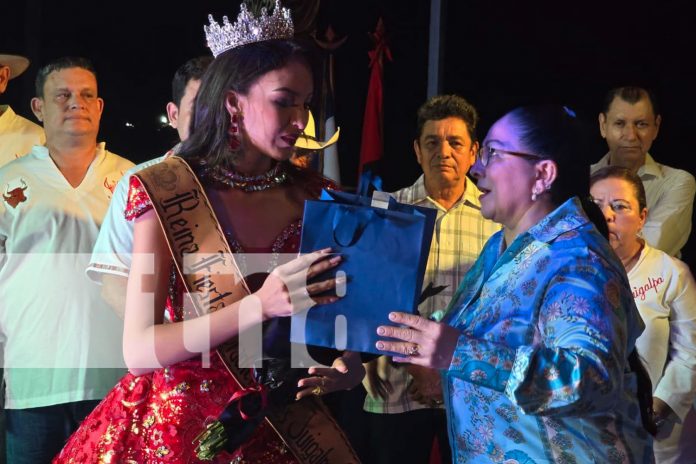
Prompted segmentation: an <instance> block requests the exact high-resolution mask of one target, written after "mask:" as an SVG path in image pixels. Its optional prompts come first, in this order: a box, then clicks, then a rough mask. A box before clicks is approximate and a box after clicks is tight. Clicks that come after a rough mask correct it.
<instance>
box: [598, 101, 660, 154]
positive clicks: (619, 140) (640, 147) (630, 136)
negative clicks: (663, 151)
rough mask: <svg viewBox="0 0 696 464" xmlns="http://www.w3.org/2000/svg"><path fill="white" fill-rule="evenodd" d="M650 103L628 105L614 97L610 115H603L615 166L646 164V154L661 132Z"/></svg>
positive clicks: (603, 128) (603, 130)
mask: <svg viewBox="0 0 696 464" xmlns="http://www.w3.org/2000/svg"><path fill="white" fill-rule="evenodd" d="M660 121H661V118H660V116H657V117H656V116H655V114H654V112H653V108H652V105H651V104H650V100H649V99H648V98H647V97H643V98H641V99H640V100H639V101H637V102H636V103H628V102H626V101H624V100H622V99H621V98H620V97H614V101H613V102H611V105H610V106H609V111H607V113H606V114H604V113H600V115H599V130H600V132H601V134H602V137H603V138H605V139H606V141H607V145H608V146H609V156H610V162H611V164H616V165H619V166H624V167H627V168H633V167H635V166H642V165H643V164H644V163H645V155H646V153H647V152H648V150H650V147H651V146H652V143H653V141H654V140H655V138H657V133H658V131H659V130H660Z"/></svg>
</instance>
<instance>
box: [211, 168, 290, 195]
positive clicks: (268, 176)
mask: <svg viewBox="0 0 696 464" xmlns="http://www.w3.org/2000/svg"><path fill="white" fill-rule="evenodd" d="M201 175H202V176H204V177H207V178H209V179H211V180H214V181H216V182H220V183H223V184H225V185H229V186H230V187H232V188H235V189H239V190H242V191H244V192H259V191H261V190H266V189H269V188H272V187H276V186H278V185H281V184H283V183H284V182H285V181H286V180H287V178H288V174H287V172H285V170H284V168H283V163H276V164H275V166H273V167H272V168H271V169H269V170H268V171H266V172H264V173H263V174H259V175H256V176H247V175H244V174H241V173H238V172H236V171H233V170H232V169H229V168H226V167H223V166H214V167H210V166H207V165H204V166H203V170H202V171H201Z"/></svg>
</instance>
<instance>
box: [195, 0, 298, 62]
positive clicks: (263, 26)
mask: <svg viewBox="0 0 696 464" xmlns="http://www.w3.org/2000/svg"><path fill="white" fill-rule="evenodd" d="M208 21H210V26H203V29H204V30H205V38H206V40H207V41H208V48H210V51H212V52H213V56H214V57H216V58H217V56H218V55H219V54H220V53H222V52H224V51H226V50H229V49H231V48H235V47H239V46H240V45H246V44H249V43H253V42H262V41H264V40H272V39H291V38H292V37H293V35H294V34H295V27H294V26H293V24H292V17H291V16H290V9H289V8H283V7H282V6H281V5H280V0H275V6H274V8H273V14H272V15H270V16H268V11H266V7H263V8H262V9H261V16H259V17H254V16H252V14H251V13H249V10H248V8H247V6H246V3H242V4H241V6H240V7H239V16H237V21H236V22H235V23H234V24H231V23H230V20H229V19H228V18H227V16H223V18H222V26H221V25H220V24H219V23H218V22H217V21H215V20H214V19H213V15H208Z"/></svg>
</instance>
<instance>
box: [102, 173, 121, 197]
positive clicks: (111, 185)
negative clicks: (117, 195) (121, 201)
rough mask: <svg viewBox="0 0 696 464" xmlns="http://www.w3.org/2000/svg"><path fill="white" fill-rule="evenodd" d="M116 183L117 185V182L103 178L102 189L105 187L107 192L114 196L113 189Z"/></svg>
mask: <svg viewBox="0 0 696 464" xmlns="http://www.w3.org/2000/svg"><path fill="white" fill-rule="evenodd" d="M117 183H118V181H115V180H109V178H108V177H105V178H104V187H105V188H106V189H107V190H108V191H109V192H111V194H112V195H113V194H114V189H115V188H116V184H117Z"/></svg>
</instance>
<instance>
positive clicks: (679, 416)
mask: <svg viewBox="0 0 696 464" xmlns="http://www.w3.org/2000/svg"><path fill="white" fill-rule="evenodd" d="M590 186H591V187H590V194H591V195H592V198H593V200H594V202H595V203H596V204H597V205H598V206H599V207H600V208H601V209H602V212H603V213H604V217H605V218H606V220H607V224H608V226H609V242H610V244H611V246H612V248H613V249H614V251H615V252H616V254H617V255H618V257H619V258H620V259H621V261H622V263H623V265H624V267H625V268H626V273H627V274H628V279H629V282H630V285H631V290H632V291H633V298H634V299H635V302H636V306H637V307H638V310H639V311H640V314H641V316H642V317H643V320H644V322H645V326H646V327H645V331H644V332H643V334H642V335H641V336H640V338H638V340H637V341H636V348H637V349H638V353H639V354H640V356H641V357H642V360H643V362H644V364H645V366H646V368H647V370H648V372H649V374H650V380H651V381H652V384H653V409H654V414H655V422H656V424H657V425H658V434H657V436H656V438H655V459H656V461H657V462H658V463H660V464H663V463H695V462H696V409H695V408H694V398H695V397H696V283H695V282H694V278H693V276H692V275H691V272H689V268H688V266H687V265H686V264H684V263H683V262H681V261H679V260H678V259H675V258H672V257H670V256H669V255H667V254H666V253H664V252H662V251H660V250H658V249H655V248H652V247H650V246H649V245H648V244H647V243H646V242H645V240H643V239H642V238H641V237H640V231H641V228H642V227H643V224H644V223H645V218H646V216H647V213H648V210H647V208H646V206H645V205H646V201H645V190H644V189H643V183H642V182H641V180H640V178H639V177H638V176H636V175H635V174H633V173H631V172H630V171H629V170H628V169H625V168H622V167H619V166H607V167H605V168H602V169H600V170H599V171H597V172H595V173H594V174H593V175H592V177H591V179H590Z"/></svg>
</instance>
